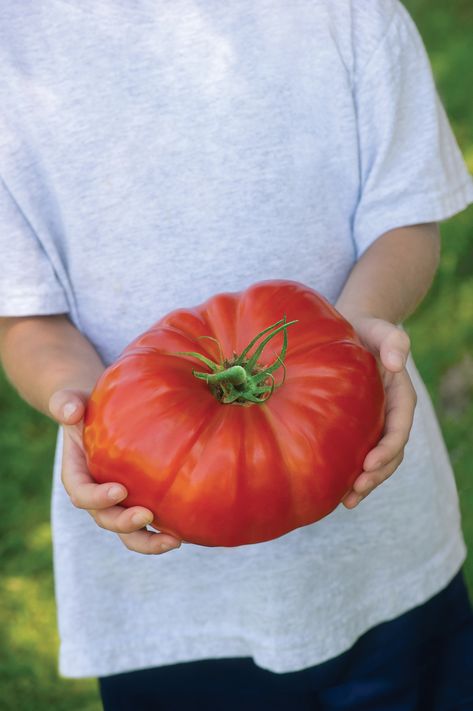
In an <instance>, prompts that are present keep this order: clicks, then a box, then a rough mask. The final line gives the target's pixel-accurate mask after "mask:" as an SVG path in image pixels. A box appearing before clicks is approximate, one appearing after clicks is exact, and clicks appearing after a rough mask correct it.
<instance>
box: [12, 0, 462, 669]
mask: <svg viewBox="0 0 473 711" xmlns="http://www.w3.org/2000/svg"><path fill="white" fill-rule="evenodd" d="M0 66H1V69H2V70H1V73H0V107H1V108H0V175H1V178H2V182H1V184H0V185H1V189H0V222H1V229H0V249H1V253H2V255H3V260H2V275H1V284H0V313H1V314H2V315H7V316H8V315H10V316H18V315H31V314H37V315H39V314H53V313H62V312H67V313H68V314H69V316H70V318H71V319H72V321H73V323H74V324H75V325H76V326H77V328H79V329H80V330H81V331H82V332H83V333H84V334H85V335H86V336H87V337H88V338H89V339H90V340H91V342H92V343H93V344H94V345H95V347H96V348H97V350H98V351H99V353H100V354H101V356H102V357H103V358H104V360H105V362H106V363H110V362H111V361H112V360H113V359H114V358H116V357H117V355H118V354H119V353H120V351H121V350H122V349H123V348H124V346H125V345H126V344H127V343H128V342H129V341H130V340H131V339H132V338H134V337H135V336H136V335H138V334H139V333H140V332H142V331H143V330H145V329H146V328H147V327H148V326H150V325H151V324H152V323H153V322H154V321H156V320H157V319H158V318H160V317H161V316H163V315H164V314H165V313H167V312H168V311H169V310H171V309H174V308H177V307H181V306H192V305H195V304H197V303H200V302H201V301H203V300H205V299H207V298H208V297H210V296H211V295H212V294H214V293H217V292H221V291H237V290H240V289H243V288H245V287H247V286H249V285H250V284H251V283H253V282H255V281H259V280H261V279H269V278H286V279H294V280H297V281H301V282H305V283H306V284H308V285H310V286H311V287H313V288H315V289H318V290H319V291H320V292H322V293H323V294H324V295H325V296H326V297H327V298H328V299H329V300H331V301H332V302H333V301H335V299H336V297H337V295H338V294H339V293H340V290H341V288H342V286H343V284H344V282H345V280H346V278H347V276H348V274H349V272H350V270H351V269H352V267H353V264H354V263H355V261H356V259H357V258H358V257H359V256H360V255H361V254H362V253H363V252H364V250H365V249H366V248H367V247H368V246H369V245H370V244H371V243H372V242H373V241H374V240H375V239H376V238H377V237H378V236H379V235H381V234H382V233H383V232H385V231H387V230H389V229H391V228H395V227H399V226H402V225H408V224H414V223H419V222H428V221H439V220H443V219H446V218H448V217H450V216H451V215H453V214H455V213H457V212H459V211H460V210H462V209H463V208H465V207H466V206H467V205H468V204H469V203H471V202H473V187H472V181H471V178H470V176H469V175H468V172H467V170H466V168H465V165H464V163H463V160H462V157H461V154H460V152H459V149H458V146H457V144H456V142H455V138H454V137H453V135H452V132H451V129H450V127H449V124H448V121H447V119H446V116H445V112H444V109H443V107H442V104H441V102H440V101H439V98H438V96H437V93H436V90H435V86H434V83H433V79H432V74H431V69H430V66H429V62H428V59H427V57H426V53H425V50H424V47H423V44H422V41H421V39H420V37H419V34H418V32H417V30H416V28H415V26H414V24H413V22H412V20H411V18H410V17H409V15H408V13H407V11H406V10H405V8H404V7H403V6H402V5H401V4H400V3H399V2H397V0H366V1H364V2H355V1H354V0H337V1H335V2H334V1H333V0H298V1H297V2H285V1H284V0H258V2H254V0H238V2H237V1H236V0H235V1H234V2H226V3H222V2H220V0H172V1H171V0H157V1H156V0H136V2H133V3H132V2H128V0H100V1H97V0H41V1H40V2H38V0H18V1H17V2H15V3H6V4H4V5H3V6H2V8H1V9H0ZM408 369H409V372H410V374H411V376H412V378H413V381H414V384H415V387H416V389H417V392H418V398H419V399H418V406H417V410H416V416H415V422H414V426H413V429H412V434H411V438H410V441H409V444H408V446H407V448H406V456H405V459H404V461H403V463H402V464H401V466H400V467H399V469H398V471H397V472H396V474H395V475H394V476H393V477H391V478H390V479H389V480H388V481H387V482H386V483H385V484H383V485H382V486H381V487H379V488H378V489H377V490H376V491H375V492H374V493H373V494H372V495H370V496H369V497H368V498H367V499H366V500H365V501H364V502H363V503H362V504H361V505H360V506H359V507H358V508H356V509H355V510H353V511H348V510H346V509H345V508H344V507H343V506H339V507H338V508H337V509H336V510H335V511H334V512H333V513H332V514H331V515H330V516H328V517H327V518H325V519H324V520H322V521H320V522H319V523H316V524H314V525H310V526H306V527H304V528H300V529H298V530H296V531H293V532H291V533H289V534H287V535H285V536H282V537H281V538H279V539H277V540H274V541H269V542H267V543H262V544H259V545H254V546H242V547H238V548H230V549H226V548H205V547H199V546H195V545H190V544H185V545H183V546H182V547H181V549H179V550H178V551H173V552H172V553H169V554H166V555H162V556H143V555H139V554H136V553H132V552H130V551H129V550H127V549H126V548H125V547H124V546H123V544H122V543H121V541H120V540H119V538H118V537H117V536H116V535H115V534H114V533H111V532H108V531H105V530H103V529H100V528H99V527H98V526H96V524H95V523H94V521H93V520H92V518H91V517H90V516H89V514H88V513H87V512H85V511H82V510H79V509H76V508H74V506H73V505H72V504H71V502H70V500H69V498H68V496H67V494H66V493H65V491H64V489H63V487H62V484H61V482H60V475H59V462H60V439H59V447H58V450H57V457H56V465H55V472H54V488H53V497H52V519H53V533H54V537H53V540H54V568H55V583H56V597H57V606H58V622H59V632H60V640H61V647H60V661H59V668H60V672H61V674H62V675H64V676H68V677H82V676H97V675H108V674H113V673H118V672H122V671H129V670H133V669H138V668H143V667H150V666H155V665H162V664H167V663H172V662H177V661H186V660H193V659H200V658H208V657H233V656H251V657H253V658H254V660H255V662H256V663H257V664H258V665H260V666H262V667H265V668H267V669H271V670H273V671H276V672H287V671H293V670H298V669H302V668H305V667H308V666H310V665H313V664H317V663H319V662H322V661H324V660H326V659H328V658H330V657H333V656H335V655H337V654H339V653H341V652H343V651H344V650H346V649H347V648H348V647H350V646H351V645H352V644H353V643H354V641H355V640H356V639H357V638H358V637H359V636H360V635H361V634H362V633H363V632H364V631H365V630H367V629H368V628H369V627H371V626H373V625H375V624H377V623H379V622H382V621H384V620H388V619H390V618H394V617H396V616H397V615H399V614H401V613H403V612H405V611H406V610H408V609H410V608H412V607H413V606H415V605H417V604H419V603H422V602H423V601H425V600H426V599H428V598H429V597H431V596H432V595H434V594H435V593H436V592H438V591H439V590H440V589H441V588H442V587H443V586H445V585H446V584H447V583H448V582H449V580H450V579H451V578H452V576H453V575H454V574H455V573H456V572H457V570H458V569H459V567H460V566H461V564H462V562H463V559H464V556H465V545H464V542H463V538H462V534H461V529H460V520H459V512H458V501H457V494H456V489H455V485H454V480H453V476H452V471H451V467H450V464H449V461H448V457H447V453H446V449H445V445H444V443H443V440H442V436H441V434H440V431H439V428H438V424H437V421H436V418H435V415H434V412H433V409H432V405H431V402H430V399H429V397H428V394H427V392H426V389H425V386H424V384H423V383H422V381H421V379H420V378H419V375H418V373H417V371H416V369H415V365H414V363H413V360H412V358H411V359H410V361H409V364H408ZM38 475H39V476H43V475H46V474H45V473H44V472H38Z"/></svg>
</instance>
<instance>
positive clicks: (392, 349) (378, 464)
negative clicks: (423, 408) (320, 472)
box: [342, 316, 417, 509]
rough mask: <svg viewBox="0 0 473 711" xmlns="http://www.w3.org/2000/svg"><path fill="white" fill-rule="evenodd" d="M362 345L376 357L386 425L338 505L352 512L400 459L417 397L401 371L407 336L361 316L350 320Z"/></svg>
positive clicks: (386, 325)
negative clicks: (359, 472)
mask: <svg viewBox="0 0 473 711" xmlns="http://www.w3.org/2000/svg"><path fill="white" fill-rule="evenodd" d="M352 324H353V326H354V328H355V330H356V332H357V334H358V336H359V337H360V339H361V341H362V343H363V345H364V346H365V347H366V348H367V349H368V350H369V351H371V352H372V353H373V355H374V356H375V357H376V359H377V361H378V364H379V367H380V371H381V375H382V378H383V383H384V388H385V392H386V422H385V426H384V432H383V436H382V438H381V439H380V441H379V442H378V444H377V445H376V447H375V448H374V449H372V450H370V452H368V454H367V455H366V457H365V460H364V462H363V472H362V473H361V474H360V475H359V476H358V478H357V479H356V480H355V483H354V484H353V487H352V489H351V490H350V491H349V492H348V493H347V494H346V495H345V496H344V498H343V500H342V503H343V504H344V505H345V506H346V507H347V508H350V509H351V508H354V507H355V506H357V504H359V503H360V501H361V500H362V499H364V498H365V496H368V494H370V493H371V492H372V491H373V490H374V489H375V488H376V487H377V486H378V485H379V484H381V483H382V482H383V481H385V480H386V479H387V478H388V477H390V476H391V474H393V473H394V472H395V471H396V469H397V468H398V466H399V465H400V463H401V462H402V460H403V458H404V447H405V446H406V444H407V441H408V439H409V433H410V431H411V427H412V422H413V419H414V410H415V406H416V403H417V395H416V392H415V390H414V386H413V385H412V381H411V379H410V377H409V375H408V373H407V370H406V369H405V364H406V361H407V356H408V355H409V350H410V340H409V336H408V335H407V333H405V332H404V331H403V330H402V329H400V328H399V327H398V326H395V325H394V324H392V323H390V322H389V321H384V320H383V319H380V318H374V317H370V316H364V317H362V318H360V319H354V320H352Z"/></svg>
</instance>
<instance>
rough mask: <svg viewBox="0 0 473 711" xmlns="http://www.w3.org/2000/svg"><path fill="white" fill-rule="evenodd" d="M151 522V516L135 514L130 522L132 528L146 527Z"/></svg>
mask: <svg viewBox="0 0 473 711" xmlns="http://www.w3.org/2000/svg"><path fill="white" fill-rule="evenodd" d="M152 520H153V516H149V514H143V513H136V514H135V515H134V516H132V519H131V522H132V524H133V525H134V526H146V525H147V524H148V523H151V521H152Z"/></svg>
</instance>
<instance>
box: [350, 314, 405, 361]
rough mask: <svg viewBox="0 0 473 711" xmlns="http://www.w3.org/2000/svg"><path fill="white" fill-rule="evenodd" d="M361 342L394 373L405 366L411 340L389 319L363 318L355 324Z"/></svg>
mask: <svg viewBox="0 0 473 711" xmlns="http://www.w3.org/2000/svg"><path fill="white" fill-rule="evenodd" d="M357 331H358V333H359V335H360V337H361V339H362V341H363V343H364V344H365V345H366V346H367V348H369V349H370V350H371V351H372V352H373V353H375V354H379V356H380V359H381V363H382V365H383V366H384V367H385V368H386V369H387V370H390V371H392V372H394V373H397V372H399V371H400V370H402V368H404V367H405V365H406V361H407V357H408V355H409V351H410V347H411V342H410V339H409V336H408V335H407V333H406V332H405V331H404V330H403V329H402V328H400V327H399V326H396V325H395V324H393V323H390V322H389V321H385V320H384V319H380V318H372V317H370V318H365V319H363V320H361V321H360V322H359V323H358V324H357Z"/></svg>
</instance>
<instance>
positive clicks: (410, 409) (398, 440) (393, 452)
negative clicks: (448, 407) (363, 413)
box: [363, 370, 417, 470]
mask: <svg viewBox="0 0 473 711" xmlns="http://www.w3.org/2000/svg"><path fill="white" fill-rule="evenodd" d="M386 396H387V397H386V421H385V425H384V435H383V437H382V438H381V440H380V441H379V442H378V444H377V445H376V447H374V449H372V450H371V451H370V452H368V454H367V455H366V458H365V461H364V462H363V469H365V470H372V469H377V468H379V467H380V466H382V465H384V464H387V463H388V462H389V461H390V460H392V459H394V457H396V456H397V454H398V453H399V452H400V451H402V450H403V449H404V447H405V446H406V444H407V441H408V439H409V434H410V431H411V428H412V423H413V421H414V411H415V407H416V403H417V395H416V391H415V389H414V386H413V385H412V381H411V379H410V377H409V375H408V373H407V372H406V371H405V370H403V371H401V372H400V373H396V375H395V376H394V377H393V378H392V380H391V382H390V384H389V386H388V388H387V390H386Z"/></svg>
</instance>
